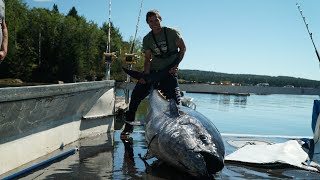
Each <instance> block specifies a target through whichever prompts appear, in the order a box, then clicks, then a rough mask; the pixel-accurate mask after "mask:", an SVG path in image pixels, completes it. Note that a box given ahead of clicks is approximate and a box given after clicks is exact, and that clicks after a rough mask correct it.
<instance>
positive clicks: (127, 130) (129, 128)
mask: <svg viewBox="0 0 320 180" xmlns="http://www.w3.org/2000/svg"><path fill="white" fill-rule="evenodd" d="M134 118H135V113H133V112H130V111H127V112H126V121H129V122H132V121H134ZM132 132H133V125H131V124H128V123H125V125H124V129H123V131H122V132H121V134H120V139H128V138H130V134H131V133H132Z"/></svg>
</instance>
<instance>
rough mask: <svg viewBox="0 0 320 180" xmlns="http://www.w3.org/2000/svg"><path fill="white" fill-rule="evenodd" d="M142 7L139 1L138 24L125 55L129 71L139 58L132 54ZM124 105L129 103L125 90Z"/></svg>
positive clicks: (127, 91)
mask: <svg viewBox="0 0 320 180" xmlns="http://www.w3.org/2000/svg"><path fill="white" fill-rule="evenodd" d="M142 5H143V0H141V3H140V10H139V15H138V22H137V25H136V32H135V34H134V38H133V40H132V44H131V47H130V53H125V63H126V64H128V69H129V70H131V69H132V65H133V64H136V63H137V61H138V60H139V58H140V57H139V56H138V55H137V54H136V53H134V45H135V41H136V37H137V33H138V28H139V22H140V17H141V11H142ZM127 82H130V75H129V74H127ZM125 103H129V90H125Z"/></svg>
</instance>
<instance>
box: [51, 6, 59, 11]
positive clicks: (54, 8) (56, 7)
mask: <svg viewBox="0 0 320 180" xmlns="http://www.w3.org/2000/svg"><path fill="white" fill-rule="evenodd" d="M52 12H53V13H59V9H58V5H56V4H53V7H52Z"/></svg>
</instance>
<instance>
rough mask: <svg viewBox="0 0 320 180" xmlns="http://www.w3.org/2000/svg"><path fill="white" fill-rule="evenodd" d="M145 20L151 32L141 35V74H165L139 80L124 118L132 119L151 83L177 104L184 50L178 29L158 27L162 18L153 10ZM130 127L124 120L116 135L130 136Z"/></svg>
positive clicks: (131, 128)
mask: <svg viewBox="0 0 320 180" xmlns="http://www.w3.org/2000/svg"><path fill="white" fill-rule="evenodd" d="M146 21H147V23H148V25H149V27H150V29H151V31H150V32H149V33H148V34H147V35H146V36H145V37H144V38H143V49H144V54H145V61H144V74H145V75H149V74H152V73H158V72H164V71H167V72H168V73H167V75H166V76H165V77H164V78H162V79H161V80H160V81H159V82H149V81H147V80H146V79H144V78H141V79H139V81H138V82H137V84H136V86H135V88H134V90H133V92H132V94H131V101H130V104H129V110H128V111H127V112H126V121H129V122H132V121H134V120H135V114H136V111H137V109H138V106H139V104H140V102H141V101H142V100H143V99H144V98H145V97H146V96H147V95H148V94H149V93H150V90H151V88H152V85H153V84H156V85H159V89H161V90H162V91H163V92H164V93H165V95H166V97H167V98H168V99H170V98H174V99H175V100H176V102H177V104H180V89H179V86H178V79H177V70H178V66H179V63H180V62H181V61H182V59H183V57H184V54H185V52H186V46H185V43H184V41H183V39H182V36H181V35H180V33H179V31H177V30H176V29H173V28H169V27H162V26H161V21H162V18H161V16H160V14H159V12H158V11H157V10H151V11H149V12H148V13H147V15H146ZM132 131H133V126H132V125H130V124H128V123H126V124H125V128H124V130H123V131H122V133H121V135H120V138H122V139H125V138H128V137H129V136H130V134H131V133H132Z"/></svg>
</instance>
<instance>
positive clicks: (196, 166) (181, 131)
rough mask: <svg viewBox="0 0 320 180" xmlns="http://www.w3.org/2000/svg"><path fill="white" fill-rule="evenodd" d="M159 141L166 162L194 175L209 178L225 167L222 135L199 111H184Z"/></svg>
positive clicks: (162, 133)
mask: <svg viewBox="0 0 320 180" xmlns="http://www.w3.org/2000/svg"><path fill="white" fill-rule="evenodd" d="M187 111H188V110H187ZM158 142H159V149H160V151H161V154H162V156H163V158H164V160H165V161H167V162H169V163H170V164H172V165H174V166H176V167H178V168H179V169H181V170H183V171H186V172H188V173H189V174H191V175H193V176H195V177H208V176H210V175H211V174H215V173H216V172H218V171H220V170H222V169H223V167H224V155H225V148H224V144H223V141H222V138H221V135H220V133H219V132H218V130H217V129H216V128H215V126H214V125H213V124H212V123H211V122H209V120H208V119H206V118H205V117H204V116H202V115H201V114H199V113H197V112H192V111H191V110H190V112H185V111H184V112H182V115H181V116H180V117H178V118H177V119H176V121H173V122H172V123H170V124H169V125H168V126H167V127H166V128H164V129H163V130H162V132H161V133H160V134H159V137H158Z"/></svg>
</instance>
